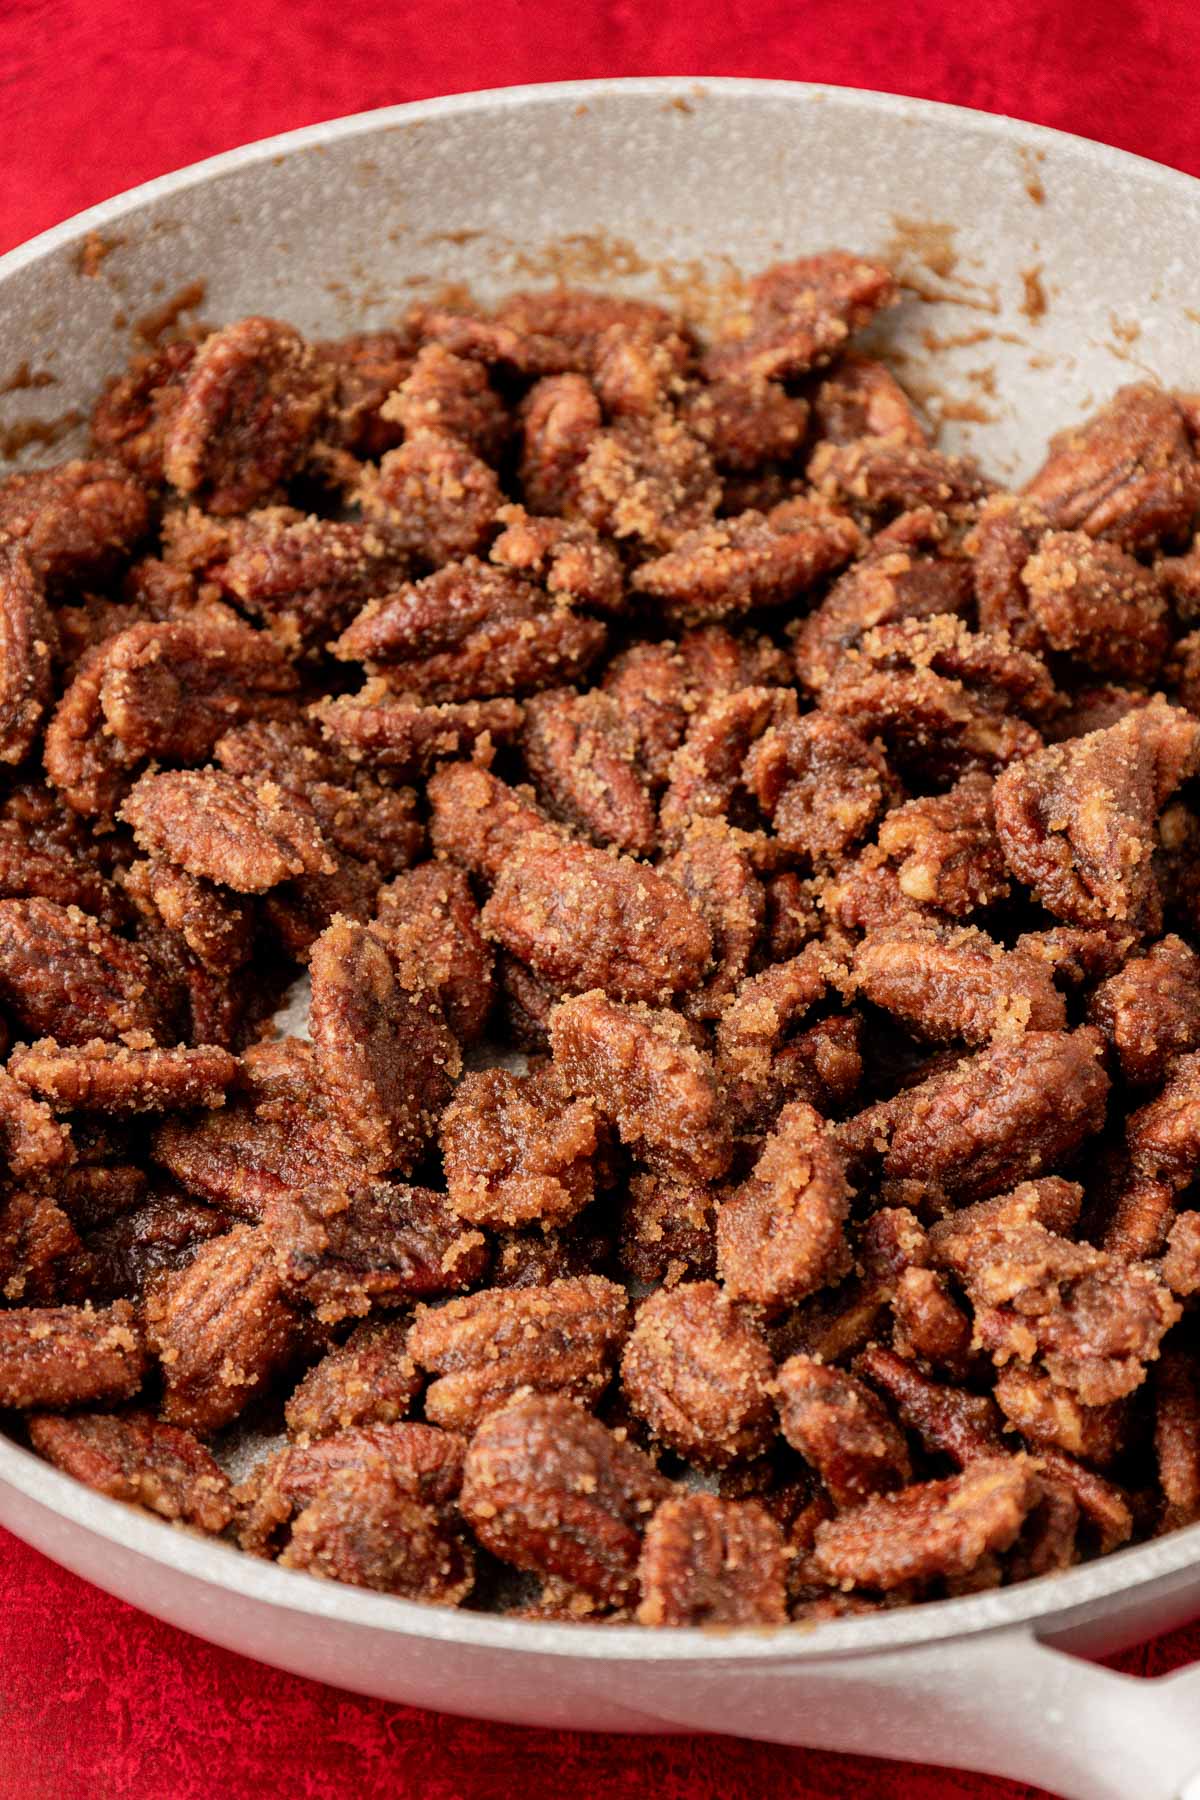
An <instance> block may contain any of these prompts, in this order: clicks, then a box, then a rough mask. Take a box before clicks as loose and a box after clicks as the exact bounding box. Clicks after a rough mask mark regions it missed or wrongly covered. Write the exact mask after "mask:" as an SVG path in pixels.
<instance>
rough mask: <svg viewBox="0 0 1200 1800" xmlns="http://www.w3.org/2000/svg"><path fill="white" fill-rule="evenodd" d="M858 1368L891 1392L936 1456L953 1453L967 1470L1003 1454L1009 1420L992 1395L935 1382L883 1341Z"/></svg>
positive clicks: (860, 1360)
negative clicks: (1005, 1423)
mask: <svg viewBox="0 0 1200 1800" xmlns="http://www.w3.org/2000/svg"><path fill="white" fill-rule="evenodd" d="M854 1366H855V1368H856V1369H857V1370H858V1372H859V1374H860V1375H863V1376H865V1377H866V1379H867V1380H868V1381H870V1382H871V1383H872V1385H873V1386H874V1387H876V1388H878V1389H879V1390H880V1391H881V1392H882V1393H884V1394H886V1395H887V1397H888V1399H889V1400H890V1401H891V1402H892V1404H893V1406H894V1407H895V1409H896V1411H897V1413H898V1414H899V1416H900V1420H901V1423H902V1424H904V1425H906V1426H907V1427H908V1429H909V1430H910V1431H912V1432H915V1433H916V1435H917V1437H918V1438H919V1439H920V1440H921V1443H922V1444H923V1445H924V1447H925V1449H926V1450H927V1451H928V1452H929V1453H930V1454H931V1455H934V1456H947V1457H949V1458H950V1460H951V1462H954V1463H957V1465H958V1467H959V1468H960V1469H965V1468H966V1466H967V1464H968V1463H972V1462H979V1461H981V1460H987V1459H988V1458H989V1457H996V1456H1000V1455H1001V1454H1002V1453H1003V1450H1004V1439H1003V1436H1002V1435H1001V1426H1002V1425H1003V1419H1002V1417H1001V1414H1000V1412H999V1410H998V1408H997V1406H996V1403H995V1401H993V1400H991V1399H989V1397H988V1396H987V1395H986V1394H972V1393H968V1392H967V1390H966V1389H965V1388H959V1387H948V1386H945V1385H944V1384H943V1383H941V1382H937V1381H931V1380H930V1378H929V1376H928V1375H923V1374H922V1373H921V1371H920V1370H919V1369H918V1368H917V1367H916V1365H915V1364H913V1363H911V1362H908V1361H906V1360H905V1359H904V1358H903V1357H900V1356H897V1355H896V1354H895V1352H894V1351H892V1350H885V1349H883V1348H882V1347H881V1346H880V1345H878V1344H872V1345H871V1346H870V1347H869V1348H868V1349H866V1350H864V1351H863V1353H862V1355H861V1356H860V1357H859V1358H858V1360H857V1362H856V1363H855V1365H854Z"/></svg>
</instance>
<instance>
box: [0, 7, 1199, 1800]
mask: <svg viewBox="0 0 1200 1800" xmlns="http://www.w3.org/2000/svg"><path fill="white" fill-rule="evenodd" d="M1198 64H1200V8H1198V7H1197V6H1196V5H1195V0H1089V4H1088V5H1087V6H1086V7H1084V6H1082V5H1080V6H1067V5H1064V4H1062V3H1061V0H987V3H986V4H983V5H974V6H971V5H963V4H962V3H961V0H910V4H909V5H908V6H905V5H903V4H897V3H896V0H807V3H806V4H795V3H793V4H790V5H789V4H787V0H723V4H721V5H714V6H711V7H708V8H705V7H703V6H697V5H695V4H694V3H693V0H653V4H644V3H635V0H601V3H600V4H596V5H593V6H590V7H589V6H587V5H585V4H578V3H576V4H567V3H566V0H429V3H428V4H426V5H425V6H422V7H415V6H412V5H406V4H403V3H397V0H391V3H390V4H383V3H381V0H356V3H355V4H350V5H341V6H331V5H329V4H328V0H238V4H236V5H228V4H221V5H215V4H206V3H205V0H169V3H168V0H6V3H5V4H3V5H2V6H0V96H2V98H0V249H7V248H8V247H10V246H11V245H13V244H16V243H20V242H21V241H22V240H23V239H25V238H26V237H29V236H30V235H31V234H32V233H34V232H36V231H40V230H41V229H43V228H44V227H45V226H47V225H52V224H54V223H55V222H56V221H57V220H59V219H61V218H64V217H66V216H68V215H69V214H71V213H73V212H76V211H78V210H79V209H80V208H81V207H84V206H88V205H90V204H91V203H92V202H94V201H97V200H101V199H104V198H105V197H106V196H108V195H109V194H113V193H116V192H118V191H119V190H120V189H122V188H125V187H129V186H131V185H132V184H133V183H135V182H138V181H143V180H146V179H147V178H148V177H150V176H153V175H158V174H162V173H163V172H165V171H166V170H168V169H173V168H176V167H179V166H180V165H182V164H185V163H189V162H193V161H194V160H196V158H198V157H202V156H207V155H210V154H211V153H213V152H215V151H218V150H224V149H227V148H229V147H230V146H232V145H234V144H239V143H243V142H245V141H247V140H249V139H252V138H257V137H264V136H267V135H268V134H270V133H272V132H276V131H283V130H287V129H289V128H290V127H292V126H297V125H306V124H310V123H312V122H313V121H314V120H317V119H324V118H332V117H335V116H337V115H338V114H340V113H348V112H357V111H360V110H362V109H364V108H367V107H373V106H382V105H386V104H389V103H391V102H394V101H399V100H413V99H419V98H421V97H423V96H426V95H430V94H438V93H446V92H451V91H457V90H465V89H469V88H476V87H493V86H502V85H505V84H508V83H514V82H526V81H551V80H559V79H565V78H569V77H576V76H591V75H639V74H640V75H645V74H672V73H675V74H694V75H711V74H727V75H760V76H777V77H784V78H791V79H799V80H815V81H824V82H841V83H844V84H846V85H849V86H859V87H877V88H887V89H892V90H895V91H898V92H901V93H908V94H920V95H926V96H929V97H931V98H933V99H938V100H950V101H956V102H958V103H959V104H961V105H965V106H977V107H983V108H985V109H988V110H991V111H996V112H1010V113H1015V114H1018V115H1020V116H1022V117H1025V118H1029V119H1035V120H1038V121H1040V122H1042V123H1044V124H1047V125H1057V126H1060V127H1062V128H1064V129H1066V130H1069V131H1077V132H1081V133H1083V134H1084V135H1086V136H1092V137H1098V138H1102V139H1105V140H1107V141H1108V142H1109V143H1113V144H1119V145H1121V146H1123V147H1125V148H1127V149H1130V150H1136V151H1139V152H1141V154H1143V155H1145V156H1150V157H1155V158H1157V159H1159V160H1160V161H1164V162H1169V163H1174V164H1175V165H1176V166H1178V167H1180V168H1183V169H1187V170H1189V171H1190V172H1191V173H1193V174H1198V175H1200V124H1198V120H1200V114H1198V113H1197V110H1196V106H1195V100H1194V86H1195V76H1194V71H1195V69H1196V67H1197V66H1198ZM1197 1656H1200V1630H1193V1631H1192V1632H1190V1633H1185V1632H1179V1633H1176V1634H1175V1635H1174V1636H1173V1637H1171V1638H1169V1639H1165V1640H1163V1641H1162V1642H1160V1643H1159V1644H1156V1645H1153V1646H1150V1647H1149V1648H1147V1649H1145V1650H1142V1651H1139V1652H1136V1653H1134V1654H1133V1655H1132V1656H1130V1657H1126V1658H1124V1659H1122V1662H1121V1665H1120V1666H1122V1667H1125V1668H1127V1669H1130V1670H1137V1671H1138V1672H1140V1673H1155V1674H1157V1673H1163V1672H1165V1671H1166V1670H1167V1669H1170V1668H1174V1667H1177V1666H1179V1665H1181V1664H1182V1663H1185V1662H1187V1661H1190V1660H1193V1659H1194V1658H1195V1657H1197ZM576 1791H577V1792H580V1793H589V1792H590V1793H597V1794H602V1795H604V1796H605V1797H606V1800H642V1797H643V1796H651V1797H652V1800H758V1797H759V1796H760V1795H763V1794H766V1793H772V1794H778V1795H786V1796H794V1797H795V1800H834V1797H848V1796H851V1795H863V1794H866V1793H870V1794H873V1795H877V1796H881V1797H883V1800H891V1797H895V1800H900V1797H901V1796H904V1800H912V1797H913V1796H927V1797H930V1800H968V1797H974V1800H983V1797H984V1796H989V1797H991V1800H1002V1797H1004V1796H1008V1797H1009V1800H1013V1797H1014V1796H1016V1795H1018V1794H1026V1795H1032V1793H1033V1790H1031V1789H1018V1788H1016V1787H1015V1786H1013V1785H1012V1784H1011V1783H1007V1782H1002V1781H994V1780H988V1779H987V1778H984V1777H980V1776H966V1775H962V1776H960V1775H953V1774H949V1773H946V1772H944V1771H933V1770H917V1769H914V1768H911V1767H908V1766H903V1767H902V1766H900V1765H896V1764H885V1763H875V1762H869V1761H866V1760H864V1759H860V1758H853V1757H839V1756H827V1755H819V1754H817V1753H815V1752H809V1751H803V1750H781V1749H777V1748H774V1747H769V1746H761V1745H753V1744H749V1743H742V1742H738V1741H733V1740H721V1739H715V1738H692V1739H684V1738H660V1739H647V1738H628V1739H623V1738H619V1737H584V1736H578V1735H574V1734H569V1733H564V1732H558V1733H535V1732H527V1731H521V1730H517V1729H506V1728H503V1727H499V1726H493V1725H483V1724H477V1723H474V1722H470V1721H465V1720H459V1719H453V1718H449V1717H439V1716H431V1715H428V1714H422V1713H418V1712H416V1711H414V1710H412V1709H407V1708H404V1707H397V1706H385V1705H382V1704H380V1703H377V1702H375V1701H371V1700H363V1699H359V1698H357V1697H355V1696H352V1695H349V1694H344V1693H340V1692H337V1691H335V1690H333V1689H331V1688H322V1687H319V1686H317V1685H316V1684H314V1683H311V1682H306V1681H302V1680H299V1679H297V1678H295V1677H293V1676H290V1675H282V1674H278V1673H276V1672H274V1671H273V1670H269V1669H264V1668H261V1667H259V1666H257V1665H255V1664H253V1663H249V1662H247V1661H245V1660H243V1659H242V1658H239V1657H236V1656H232V1655H229V1654H227V1653H226V1652H224V1651H219V1650H215V1649H213V1648H211V1647H210V1646H208V1645H206V1644H203V1643H201V1642H199V1641H198V1640H197V1639H195V1638H189V1637H185V1636H184V1635H183V1634H182V1633H180V1632H178V1631H174V1630H172V1629H170V1628H169V1627H167V1626H164V1625H159V1624H157V1623H156V1622H154V1621H153V1620H150V1619H147V1618H145V1617H142V1616H140V1615H138V1614H136V1613H134V1612H133V1611H131V1610H130V1609H129V1608H128V1607H125V1606H122V1605H120V1604H119V1603H118V1602H116V1601H114V1600H110V1599H109V1598H108V1597H107V1596H106V1595H103V1594H101V1593H99V1592H98V1591H97V1590H95V1589H92V1588H89V1587H87V1586H85V1585H84V1584H83V1583H82V1582H80V1581H78V1580H76V1579H75V1577H73V1576H70V1575H67V1574H65V1573H63V1572H62V1571H61V1570H59V1569H56V1568H55V1567H54V1566H53V1565H52V1564H50V1563H48V1562H46V1561H45V1560H44V1559H43V1558H42V1557H40V1556H38V1555H37V1554H36V1553H35V1552H33V1551H31V1550H27V1549H26V1548H25V1547H24V1546H23V1545H21V1544H19V1543H17V1542H16V1541H15V1540H13V1539H12V1538H10V1537H8V1536H6V1535H5V1534H4V1533H0V1800H76V1797H77V1796H78V1797H79V1800H84V1797H85V1796H86V1797H87V1800H109V1797H116V1796H125V1795H135V1796H138V1797H139V1800H141V1797H142V1796H146V1797H148V1800H201V1797H202V1796H203V1797H205V1800H207V1796H210V1795H212V1794H214V1793H220V1794H221V1795H222V1796H224V1797H226V1800H249V1797H250V1796H252V1795H255V1794H258V1793H263V1792H265V1793H280V1794H288V1795H291V1796H295V1800H333V1796H340V1795H342V1794H344V1793H348V1792H354V1793H358V1794H361V1795H363V1796H364V1800H370V1796H373V1795H376V1794H380V1795H382V1794H385V1793H386V1794H387V1795H389V1796H394V1797H395V1800H410V1797H411V1800H417V1797H418V1796H419V1797H420V1800H510V1796H524V1795H543V1794H544V1795H554V1794H560V1793H570V1792H576Z"/></svg>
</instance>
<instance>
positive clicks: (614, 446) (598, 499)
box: [539, 411, 721, 553]
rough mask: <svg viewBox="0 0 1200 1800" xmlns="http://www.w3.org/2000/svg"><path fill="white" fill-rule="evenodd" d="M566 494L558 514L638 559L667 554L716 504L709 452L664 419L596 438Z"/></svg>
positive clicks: (667, 415) (671, 417) (676, 422)
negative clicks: (630, 547)
mask: <svg viewBox="0 0 1200 1800" xmlns="http://www.w3.org/2000/svg"><path fill="white" fill-rule="evenodd" d="M571 490H573V491H570V490H569V493H568V504H567V506H566V507H565V508H564V509H563V510H565V511H567V512H568V514H569V515H570V516H578V517H580V518H582V519H583V520H584V521H585V522H586V523H587V524H589V525H591V526H593V527H594V529H595V530H596V531H599V532H602V533H604V534H605V535H606V536H608V537H614V538H617V539H624V538H628V539H631V540H633V543H634V545H635V547H636V548H637V549H638V550H640V551H641V552H642V553H646V552H650V553H654V552H656V551H662V550H669V549H670V548H671V547H672V545H674V544H677V543H678V542H679V540H680V539H681V538H684V537H686V535H687V533H689V532H692V531H697V530H699V529H700V528H701V527H702V526H704V525H706V524H707V523H708V522H709V520H710V519H711V518H712V517H713V515H714V514H715V512H716V510H717V504H718V502H719V500H720V498H721V486H720V483H719V482H718V480H717V478H716V474H715V472H714V470H713V465H712V459H711V458H710V456H709V454H708V451H707V450H706V449H705V447H704V445H703V444H702V443H701V441H700V439H699V438H698V437H695V436H694V435H693V434H692V432H690V431H689V430H688V428H687V426H686V425H685V424H684V422H683V420H682V419H680V418H678V417H677V416H676V415H675V414H674V413H673V412H669V411H661V412H656V413H653V414H652V415H651V416H650V417H648V418H623V419H619V420H618V421H617V423H616V424H615V425H612V426H610V427H608V428H606V429H604V430H601V431H597V432H595V433H594V434H593V435H592V436H591V438H590V441H589V442H588V447H587V451H586V454H585V455H584V457H583V460H582V461H581V462H580V463H579V464H578V468H577V472H576V473H575V477H574V481H573V482H572V484H571ZM539 510H540V509H539ZM545 510H546V511H547V512H549V511H553V510H554V509H553V508H551V507H547V508H545Z"/></svg>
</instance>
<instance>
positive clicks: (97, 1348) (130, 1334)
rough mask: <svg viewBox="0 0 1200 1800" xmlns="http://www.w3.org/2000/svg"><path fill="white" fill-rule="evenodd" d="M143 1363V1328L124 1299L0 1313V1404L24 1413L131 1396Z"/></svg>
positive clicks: (139, 1381) (143, 1370)
mask: <svg viewBox="0 0 1200 1800" xmlns="http://www.w3.org/2000/svg"><path fill="white" fill-rule="evenodd" d="M146 1364H147V1357H146V1350H145V1345H144V1344H143V1341H142V1332H141V1327H140V1326H139V1324H138V1319H137V1314H136V1313H135V1312H134V1310H133V1308H132V1306H130V1305H129V1304H128V1302H127V1301H124V1300H118V1301H117V1303H116V1305H115V1306H107V1307H98V1308H96V1309H93V1308H92V1307H91V1306H54V1307H13V1308H11V1309H10V1310H9V1311H7V1312H0V1406H11V1407H15V1408H16V1409H17V1410H19V1411H22V1412H25V1411H28V1410H30V1409H32V1408H42V1407H49V1408H52V1409H54V1410H57V1409H59V1408H61V1407H72V1406H87V1405H89V1404H91V1403H94V1402H95V1401H97V1400H130V1399H132V1398H133V1396H134V1394H136V1393H137V1391H138V1389H139V1388H140V1387H141V1385H142V1381H143V1379H144V1378H145V1374H146Z"/></svg>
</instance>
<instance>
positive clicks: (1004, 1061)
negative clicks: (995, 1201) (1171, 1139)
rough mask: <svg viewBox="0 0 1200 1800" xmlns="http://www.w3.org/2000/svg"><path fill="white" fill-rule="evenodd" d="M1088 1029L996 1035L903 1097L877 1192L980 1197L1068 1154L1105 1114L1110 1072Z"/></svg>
mask: <svg viewBox="0 0 1200 1800" xmlns="http://www.w3.org/2000/svg"><path fill="white" fill-rule="evenodd" d="M1098 1051H1099V1042H1098V1036H1097V1034H1094V1033H1092V1032H1089V1031H1078V1032H1062V1031H1026V1032H1025V1033H1023V1034H1022V1035H1021V1036H1020V1037H1017V1038H1009V1039H1001V1040H1000V1041H999V1042H998V1043H995V1044H993V1045H991V1046H990V1048H988V1049H986V1050H981V1051H979V1052H978V1053H977V1054H976V1055H975V1056H972V1057H968V1058H966V1059H964V1060H963V1061H962V1062H960V1063H958V1064H957V1065H956V1066H955V1067H953V1068H951V1069H948V1070H945V1071H944V1072H942V1073H940V1074H936V1075H933V1076H931V1077H930V1078H929V1080H927V1081H925V1082H922V1083H921V1084H920V1085H919V1086H917V1087H914V1088H910V1089H909V1090H908V1091H907V1093H905V1094H903V1095H902V1096H901V1104H900V1105H899V1107H898V1109H897V1112H896V1116H895V1118H894V1120H893V1123H892V1127H891V1133H890V1141H889V1142H887V1143H886V1144H885V1146H884V1149H883V1186H884V1192H885V1194H886V1195H888V1196H889V1197H890V1198H891V1199H892V1200H893V1201H894V1200H900V1201H901V1203H902V1202H903V1196H904V1195H905V1194H906V1193H907V1192H909V1191H915V1192H916V1193H917V1194H918V1195H920V1196H922V1197H923V1198H924V1199H925V1201H926V1202H927V1203H928V1202H931V1201H932V1202H935V1203H936V1202H938V1201H940V1198H941V1196H943V1195H944V1196H947V1197H949V1198H950V1199H952V1200H970V1199H976V1198H983V1197H984V1196H986V1195H988V1194H995V1193H1000V1192H1002V1191H1003V1190H1004V1189H1005V1188H1009V1187H1012V1186H1013V1185H1014V1184H1015V1183H1016V1182H1018V1181H1020V1180H1022V1179H1023V1178H1024V1177H1025V1176H1027V1175H1031V1174H1035V1173H1036V1172H1037V1171H1038V1170H1039V1169H1044V1168H1046V1167H1047V1166H1049V1167H1051V1168H1053V1167H1054V1166H1055V1165H1056V1164H1062V1163H1065V1162H1067V1161H1068V1160H1069V1159H1070V1157H1071V1156H1072V1155H1073V1154H1074V1153H1075V1152H1076V1151H1077V1150H1078V1149H1079V1147H1080V1145H1081V1144H1082V1143H1083V1142H1084V1140H1085V1139H1086V1138H1087V1137H1089V1136H1091V1135H1092V1134H1093V1133H1094V1132H1096V1131H1098V1130H1099V1129H1100V1127H1101V1126H1102V1124H1103V1122H1104V1112H1105V1103H1106V1100H1107V1096H1108V1085H1109V1084H1108V1078H1107V1076H1106V1075H1105V1073H1104V1070H1103V1068H1102V1067H1101V1065H1100V1062H1099V1058H1098Z"/></svg>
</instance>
